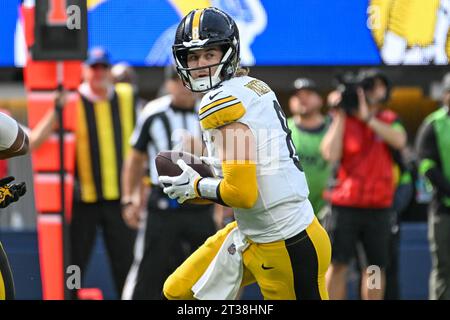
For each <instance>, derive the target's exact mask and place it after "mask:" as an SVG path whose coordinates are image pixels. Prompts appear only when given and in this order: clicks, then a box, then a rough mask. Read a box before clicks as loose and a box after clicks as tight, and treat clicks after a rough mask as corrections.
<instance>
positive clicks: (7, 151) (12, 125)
mask: <svg viewBox="0 0 450 320" xmlns="http://www.w3.org/2000/svg"><path fill="white" fill-rule="evenodd" d="M28 144H29V143H28V136H27V134H26V133H25V132H24V131H23V130H22V128H21V127H20V126H19V125H18V124H17V122H16V121H15V120H14V119H12V118H11V117H9V116H7V115H6V114H4V113H2V112H0V159H2V160H3V159H8V158H12V157H16V156H20V155H23V154H26V153H27V152H28ZM12 181H14V177H6V178H2V177H0V210H1V209H2V208H6V207H7V206H9V205H10V204H11V203H13V202H16V201H18V200H19V198H20V197H22V196H23V195H24V194H25V192H26V186H25V183H24V182H22V183H11V182H12ZM0 213H1V211H0ZM14 298H15V293H14V282H13V276H12V272H11V267H10V266H9V262H8V258H7V256H6V253H5V251H4V250H3V246H2V244H1V242H0V300H13V299H14Z"/></svg>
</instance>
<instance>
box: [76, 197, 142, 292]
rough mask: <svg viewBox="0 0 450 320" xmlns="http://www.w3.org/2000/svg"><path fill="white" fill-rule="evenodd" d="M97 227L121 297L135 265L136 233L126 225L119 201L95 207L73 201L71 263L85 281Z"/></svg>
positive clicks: (104, 202) (95, 204) (98, 203)
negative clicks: (101, 233)
mask: <svg viewBox="0 0 450 320" xmlns="http://www.w3.org/2000/svg"><path fill="white" fill-rule="evenodd" d="M97 227H101V228H102V231H103V239H104V242H105V245H106V250H107V252H108V256H109V261H110V266H111V270H112V275H113V278H114V284H115V288H116V291H117V297H120V292H122V288H123V285H124V283H125V279H126V276H127V273H128V270H129V269H130V266H131V263H132V262H133V246H134V240H135V237H136V231H134V230H132V229H130V228H129V227H128V226H127V225H126V224H125V222H124V221H123V219H122V213H121V206H120V202H119V201H118V200H117V201H101V202H96V203H92V204H90V203H83V202H80V201H74V205H73V213H72V222H71V224H70V240H71V243H70V245H71V261H70V263H71V264H72V265H77V266H79V267H80V270H81V274H82V277H83V276H84V274H85V271H86V266H87V264H88V261H89V258H90V255H91V252H92V248H93V246H94V244H95V237H96V234H97Z"/></svg>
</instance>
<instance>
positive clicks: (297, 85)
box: [292, 78, 320, 94]
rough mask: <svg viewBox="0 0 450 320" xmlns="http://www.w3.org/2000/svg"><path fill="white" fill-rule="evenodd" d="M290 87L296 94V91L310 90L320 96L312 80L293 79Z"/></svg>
mask: <svg viewBox="0 0 450 320" xmlns="http://www.w3.org/2000/svg"><path fill="white" fill-rule="evenodd" d="M292 87H293V88H292V89H293V91H294V92H297V91H298V90H311V91H314V92H316V93H318V94H320V91H319V88H318V87H317V84H316V83H315V82H314V81H313V80H312V79H309V78H298V79H295V81H294V82H293V84H292Z"/></svg>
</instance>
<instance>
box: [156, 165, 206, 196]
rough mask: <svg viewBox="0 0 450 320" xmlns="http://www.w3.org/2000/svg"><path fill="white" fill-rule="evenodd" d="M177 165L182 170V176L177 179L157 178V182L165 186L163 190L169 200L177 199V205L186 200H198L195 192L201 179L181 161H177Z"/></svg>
mask: <svg viewBox="0 0 450 320" xmlns="http://www.w3.org/2000/svg"><path fill="white" fill-rule="evenodd" d="M177 165H178V166H179V167H180V168H181V170H183V173H182V174H180V175H179V176H177V177H169V176H160V177H159V182H161V183H162V184H164V185H165V186H166V187H165V188H164V189H163V191H164V193H165V194H167V195H168V196H169V198H171V199H177V201H178V203H183V202H185V201H186V200H189V199H194V198H198V197H199V195H198V194H197V191H196V184H197V183H198V181H199V180H200V179H201V178H202V177H201V176H200V174H199V173H198V172H197V171H195V170H194V169H192V168H191V167H190V166H188V165H187V164H186V162H184V161H183V160H182V159H180V160H178V161H177ZM167 185H169V186H167Z"/></svg>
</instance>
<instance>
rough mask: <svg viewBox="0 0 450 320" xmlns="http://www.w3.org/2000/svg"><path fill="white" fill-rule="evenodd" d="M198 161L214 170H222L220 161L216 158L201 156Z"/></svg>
mask: <svg viewBox="0 0 450 320" xmlns="http://www.w3.org/2000/svg"><path fill="white" fill-rule="evenodd" d="M200 160H202V161H203V162H204V163H206V164H207V165H209V166H211V167H213V168H216V169H221V168H222V161H221V160H219V159H217V158H214V157H205V156H201V157H200Z"/></svg>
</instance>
